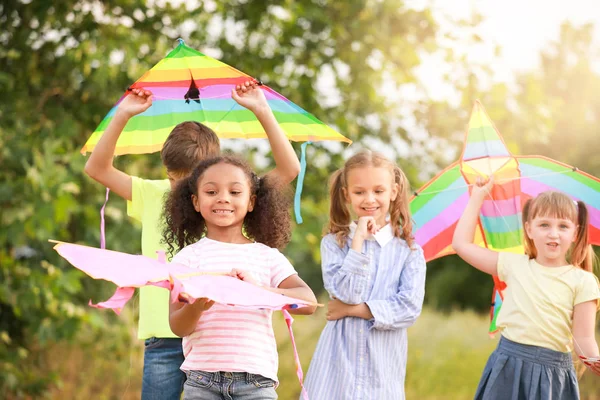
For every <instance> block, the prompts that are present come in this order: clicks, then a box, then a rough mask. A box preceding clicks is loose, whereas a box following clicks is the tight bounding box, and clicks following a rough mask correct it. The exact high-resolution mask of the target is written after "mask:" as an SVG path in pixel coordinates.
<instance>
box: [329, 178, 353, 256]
mask: <svg viewBox="0 0 600 400" xmlns="http://www.w3.org/2000/svg"><path fill="white" fill-rule="evenodd" d="M344 169H345V167H344V168H340V169H338V170H337V171H335V172H334V173H333V175H332V176H331V179H330V180H329V198H330V201H331V205H330V206H329V224H328V226H327V233H334V234H335V236H336V239H337V242H338V244H339V245H340V247H343V246H344V243H345V240H346V238H347V237H348V235H349V234H350V211H349V210H348V206H347V204H346V195H345V193H344V189H345V187H346V174H345V173H344Z"/></svg>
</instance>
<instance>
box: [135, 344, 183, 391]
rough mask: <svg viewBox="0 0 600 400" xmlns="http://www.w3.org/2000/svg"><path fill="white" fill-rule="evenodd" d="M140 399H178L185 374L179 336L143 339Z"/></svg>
mask: <svg viewBox="0 0 600 400" xmlns="http://www.w3.org/2000/svg"><path fill="white" fill-rule="evenodd" d="M144 344H145V349H144V375H143V377H142V400H179V399H180V398H181V392H182V390H183V382H185V374H184V373H183V371H182V370H180V369H179V368H180V367H181V364H183V347H182V346H181V339H180V338H155V337H153V338H150V339H146V341H145V343H144Z"/></svg>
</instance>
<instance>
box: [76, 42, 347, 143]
mask: <svg viewBox="0 0 600 400" xmlns="http://www.w3.org/2000/svg"><path fill="white" fill-rule="evenodd" d="M248 80H253V78H252V77H251V76H249V75H247V74H245V73H243V72H240V71H238V70H237V69H235V68H233V67H230V66H228V65H227V64H225V63H222V62H221V61H218V60H215V59H214V58H211V57H209V56H206V55H204V54H202V53H200V52H198V51H196V50H194V49H192V48H190V47H188V46H186V45H185V44H184V43H183V42H180V44H179V45H178V46H177V47H176V48H175V49H174V50H173V51H171V52H170V53H169V54H168V55H167V56H166V57H165V58H164V59H162V60H161V61H160V62H159V63H158V64H156V65H155V66H154V67H153V68H152V69H150V70H149V71H148V72H146V73H145V74H144V75H143V76H142V77H141V78H140V79H138V80H137V81H136V82H135V83H134V84H133V85H131V88H140V89H147V90H150V91H152V93H153V104H152V107H150V108H149V109H148V110H147V111H145V112H144V113H142V114H140V115H137V116H135V117H133V118H131V119H130V120H129V122H128V123H127V125H126V126H125V128H124V129H123V133H122V134H121V136H120V137H119V141H118V142H117V148H116V150H115V154H117V155H119V154H129V153H133V154H139V153H151V152H155V151H159V150H160V149H161V148H162V144H163V143H164V141H165V140H166V138H167V136H168V135H169V133H170V132H171V130H172V129H173V128H174V127H175V125H177V124H179V123H181V122H184V121H197V122H200V123H202V124H204V125H206V126H208V127H210V128H211V129H213V130H214V131H215V132H216V133H217V135H218V136H219V137H221V138H241V139H254V138H265V137H266V134H265V132H264V129H263V128H262V126H261V124H260V123H259V122H258V120H257V119H256V117H255V115H254V114H253V113H252V112H251V111H249V110H247V109H246V108H244V107H242V106H240V105H239V104H237V103H236V102H235V100H233V98H232V97H231V91H232V89H234V88H235V86H236V85H238V84H241V83H244V82H246V81H248ZM261 88H262V90H263V91H264V93H265V97H266V98H267V102H268V103H269V106H270V107H271V109H272V110H273V113H274V115H275V118H276V119H277V121H278V122H279V124H280V126H281V128H282V129H283V131H284V132H285V133H286V136H287V137H288V138H289V139H290V140H293V141H322V140H334V141H342V142H347V143H351V141H350V140H349V139H347V138H346V137H344V136H342V135H340V134H339V133H338V132H336V131H335V130H333V129H332V128H330V127H329V126H327V125H325V124H324V123H323V122H321V121H320V120H318V119H317V118H316V117H315V116H313V115H312V114H310V113H308V112H306V111H305V110H303V109H302V108H301V107H299V106H297V105H296V104H294V103H292V102H291V101H289V100H288V99H286V98H285V97H284V96H282V95H280V94H279V93H277V92H275V91H274V90H272V89H271V88H269V87H267V86H261ZM124 96H125V95H124ZM124 96H123V97H122V98H121V100H122V99H123V98H124ZM121 100H119V102H120V101H121ZM119 102H117V104H116V105H115V106H114V107H113V108H112V109H111V110H110V112H109V113H108V115H107V116H106V117H105V118H104V119H103V120H102V122H101V123H100V125H99V126H98V127H97V128H96V130H95V131H94V133H93V134H92V136H91V137H90V138H89V139H88V141H87V143H86V144H85V146H84V147H83V149H82V150H81V152H82V153H83V154H85V153H87V152H90V151H92V150H93V148H94V146H95V145H96V144H97V143H98V140H99V139H100V137H101V136H102V134H103V133H104V130H105V129H106V127H107V126H108V124H109V123H110V121H111V120H112V118H113V116H114V113H115V111H116V109H117V106H118V104H119Z"/></svg>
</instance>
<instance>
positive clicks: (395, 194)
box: [390, 183, 400, 201]
mask: <svg viewBox="0 0 600 400" xmlns="http://www.w3.org/2000/svg"><path fill="white" fill-rule="evenodd" d="M399 191H400V190H399V188H398V184H397V183H394V184H393V185H392V194H391V196H390V200H391V201H394V200H396V197H398V192H399Z"/></svg>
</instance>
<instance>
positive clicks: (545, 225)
mask: <svg viewBox="0 0 600 400" xmlns="http://www.w3.org/2000/svg"><path fill="white" fill-rule="evenodd" d="M540 226H541V227H542V228H547V227H548V224H540Z"/></svg>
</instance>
